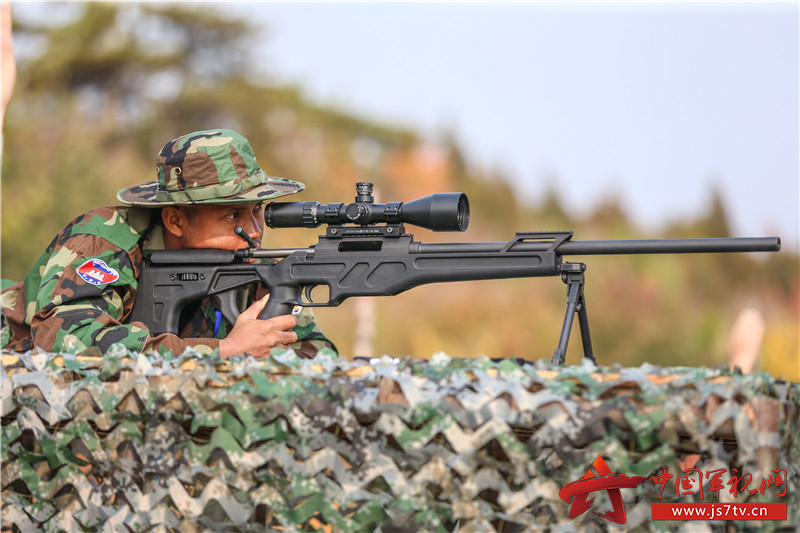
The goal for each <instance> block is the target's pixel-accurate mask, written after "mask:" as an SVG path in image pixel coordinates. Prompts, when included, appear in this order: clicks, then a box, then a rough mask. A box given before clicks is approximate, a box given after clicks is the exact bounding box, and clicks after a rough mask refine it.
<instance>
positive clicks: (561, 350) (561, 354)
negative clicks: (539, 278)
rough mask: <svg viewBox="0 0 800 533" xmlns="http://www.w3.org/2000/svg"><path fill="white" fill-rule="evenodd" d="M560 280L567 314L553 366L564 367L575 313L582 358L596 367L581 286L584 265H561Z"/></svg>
mask: <svg viewBox="0 0 800 533" xmlns="http://www.w3.org/2000/svg"><path fill="white" fill-rule="evenodd" d="M560 270H561V280H562V281H563V282H564V283H566V284H567V312H566V314H565V315H564V325H563V326H562V327H561V338H560V339H559V341H558V348H556V351H555V353H553V361H552V362H553V364H554V365H556V364H557V365H558V366H564V360H565V358H566V357H567V345H568V344H569V334H570V332H571V331H572V322H573V320H574V319H575V313H577V314H578V325H579V326H580V328H581V341H582V342H583V357H584V358H585V359H589V360H591V361H592V363H594V364H595V365H597V361H596V360H595V358H594V351H593V350H592V337H591V335H590V334H589V317H588V315H587V314H586V300H585V299H584V297H583V286H584V284H585V282H586V279H585V276H584V274H583V273H584V271H585V270H586V265H585V264H583V263H562V264H561V266H560Z"/></svg>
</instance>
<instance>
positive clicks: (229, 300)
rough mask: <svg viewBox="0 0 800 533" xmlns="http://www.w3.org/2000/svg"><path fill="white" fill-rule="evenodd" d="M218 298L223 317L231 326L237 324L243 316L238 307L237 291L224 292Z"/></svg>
mask: <svg viewBox="0 0 800 533" xmlns="http://www.w3.org/2000/svg"><path fill="white" fill-rule="evenodd" d="M217 297H218V298H219V308H220V309H219V310H220V311H221V312H222V316H224V317H225V320H227V321H228V323H229V324H234V323H236V319H237V318H239V315H240V314H241V312H240V311H239V308H238V307H237V306H236V291H235V290H231V291H226V292H222V293H220V294H218V295H217Z"/></svg>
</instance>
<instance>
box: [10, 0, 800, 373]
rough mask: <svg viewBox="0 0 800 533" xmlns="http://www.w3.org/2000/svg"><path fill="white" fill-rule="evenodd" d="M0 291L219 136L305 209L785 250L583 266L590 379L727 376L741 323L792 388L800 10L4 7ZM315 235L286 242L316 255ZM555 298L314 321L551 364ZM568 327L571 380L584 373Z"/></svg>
mask: <svg viewBox="0 0 800 533" xmlns="http://www.w3.org/2000/svg"><path fill="white" fill-rule="evenodd" d="M13 17H14V19H13V37H14V51H15V56H16V61H17V69H18V73H17V80H16V85H15V89H14V94H13V98H12V100H11V103H10V105H9V107H8V110H7V113H6V116H5V123H4V128H3V143H4V146H3V160H2V189H1V191H0V192H1V194H0V198H1V200H2V245H1V246H2V248H1V250H2V277H3V278H9V279H17V280H19V279H22V278H23V277H24V275H25V273H26V272H27V270H28V268H30V266H31V265H32V264H33V262H34V261H35V259H36V258H37V257H38V255H39V254H40V253H41V252H42V250H43V249H44V248H45V247H46V246H47V244H48V243H49V242H50V240H51V239H52V237H53V235H54V234H55V233H56V232H58V231H59V230H60V229H61V228H62V227H63V226H64V225H65V224H66V223H67V222H68V221H69V220H71V219H72V218H74V217H75V216H76V215H78V214H80V213H82V212H84V211H86V210H89V209H91V208H93V207H95V206H98V205H107V204H113V203H114V202H115V194H116V191H117V190H118V189H120V188H121V187H123V186H125V185H129V184H132V183H138V182H142V181H146V180H150V179H154V178H155V168H154V160H155V155H156V153H157V152H158V150H159V149H160V148H161V146H162V145H163V144H164V143H165V142H166V141H168V140H170V139H172V138H174V137H176V136H178V135H180V134H183V133H188V132H190V131H194V130H199V129H206V128H214V127H228V128H233V129H236V130H238V131H240V132H241V133H243V134H244V135H245V136H247V137H248V138H249V139H250V141H251V143H252V144H253V147H254V149H255V152H256V155H257V157H258V159H259V162H260V164H261V166H262V167H263V168H264V169H265V170H266V171H267V172H269V173H270V174H273V175H277V176H284V177H289V178H292V179H296V180H298V181H302V182H304V183H306V185H307V189H306V191H305V192H304V193H302V194H301V195H299V196H297V197H296V198H295V199H296V200H317V201H320V202H322V203H327V202H346V201H351V199H352V196H353V195H354V183H355V182H356V181H361V180H369V181H373V182H374V183H375V184H376V187H377V189H378V191H379V192H378V194H379V197H378V200H379V201H384V202H385V201H408V200H412V199H415V198H418V197H421V196H424V195H428V194H432V193H435V192H444V191H464V192H466V193H467V194H468V195H469V198H470V203H471V205H472V217H471V223H470V228H469V230H468V231H467V232H466V233H465V234H442V233H436V234H435V233H431V232H428V231H425V230H421V229H416V228H413V229H412V231H413V233H414V234H415V236H416V238H417V239H418V240H422V241H428V242H433V241H438V242H444V241H458V242H474V241H485V240H489V241H503V240H508V239H510V238H511V237H513V235H514V232H515V231H534V230H542V231H544V230H562V229H570V230H574V231H575V237H574V238H575V239H576V240H590V239H628V238H652V237H665V238H668V237H729V236H768V235H778V236H780V237H781V238H782V240H783V244H784V247H783V250H782V251H781V252H780V253H777V254H760V255H750V254H732V255H725V254H717V255H695V256H614V257H607V258H606V257H591V258H586V262H587V263H588V267H589V268H588V271H587V286H586V300H587V307H588V313H589V318H590V323H591V331H592V338H593V342H594V345H595V351H596V353H597V355H598V359H599V361H600V362H601V363H602V364H604V365H609V364H612V363H620V364H623V365H628V366H631V365H632V366H636V365H639V364H641V363H643V362H650V363H653V364H662V365H690V366H699V365H706V366H713V365H719V364H724V363H726V362H727V361H728V360H729V359H730V357H731V347H730V343H731V334H732V330H733V327H734V323H735V322H736V319H737V317H738V316H740V313H741V311H742V310H743V309H756V310H757V311H758V312H759V313H760V315H761V317H763V320H764V324H765V329H764V334H763V343H762V344H761V350H760V353H761V356H760V358H759V360H758V361H757V362H756V363H755V367H754V368H755V369H756V370H757V369H764V370H767V371H769V372H770V373H772V374H773V375H776V376H784V377H786V378H789V379H794V380H800V343H799V341H798V331H799V330H800V325H799V324H800V296H799V295H800V259H798V249H800V243H799V242H798V241H799V240H800V237H799V236H798V235H799V233H800V231H799V230H798V225H800V220H799V218H800V215H798V211H799V207H798V206H800V193H799V192H798V173H799V171H798V165H799V164H800V150H799V149H798V145H799V144H800V140H799V139H798V131H799V126H798V117H799V116H800V111H799V110H798V94H800V82H799V81H798V78H799V74H798V72H799V71H800V67H798V65H799V64H800V61H799V60H798V43H799V42H800V41H799V39H798V5H797V4H795V3H764V4H761V3H759V4H755V3H753V4H741V3H736V4H723V3H713V4H685V3H680V4H650V3H647V4H602V3H599V4H591V5H586V4H566V5H555V4H539V3H532V4H488V3H487V4H434V5H426V4H336V3H325V4H284V3H263V4H262V3H248V4H235V3H230V4H229V3H203V4H192V3H179V4H167V3H133V2H131V3H119V4H113V3H41V4H20V3H14V4H13ZM317 234H318V232H317V231H316V230H302V229H296V230H295V229H290V230H281V231H275V232H270V233H268V234H267V236H266V237H265V239H264V242H265V246H267V247H272V246H274V247H285V246H292V247H295V246H307V245H311V244H313V243H314V242H315V241H316V235H317ZM565 300H566V289H565V286H564V285H563V284H562V283H561V282H560V280H558V279H556V278H543V279H520V280H508V281H492V282H474V283H461V284H442V285H431V286H427V287H421V288H417V289H413V290H411V291H409V292H408V293H405V294H402V295H399V296H396V297H391V298H374V299H369V300H367V299H359V300H353V301H348V302H346V303H345V304H343V305H342V306H341V307H339V308H334V309H321V310H318V311H317V315H318V318H319V321H320V323H321V325H322V327H323V329H324V330H325V331H326V333H328V335H329V336H330V337H331V338H333V339H334V340H335V342H336V343H337V344H338V346H339V348H340V351H341V352H342V354H343V355H346V356H348V357H351V356H353V355H378V356H379V355H382V354H389V355H393V356H414V357H429V356H430V355H431V354H433V353H435V352H437V351H443V352H445V353H447V354H449V355H451V356H461V357H474V356H478V355H481V354H484V355H488V356H490V357H522V358H526V359H537V358H547V359H549V358H550V357H551V356H552V352H553V349H554V348H555V346H556V344H557V342H558V336H559V332H560V327H561V322H562V320H563V317H564V309H565ZM580 358H581V344H580V340H579V334H578V332H577V331H574V332H573V337H572V342H571V343H570V350H569V353H568V356H567V362H568V363H573V362H578V361H579V360H580Z"/></svg>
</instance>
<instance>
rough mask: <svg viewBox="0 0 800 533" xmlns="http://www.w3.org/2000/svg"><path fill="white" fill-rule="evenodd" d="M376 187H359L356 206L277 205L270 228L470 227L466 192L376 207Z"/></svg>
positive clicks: (271, 209) (269, 213) (271, 207)
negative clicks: (351, 226)
mask: <svg viewBox="0 0 800 533" xmlns="http://www.w3.org/2000/svg"><path fill="white" fill-rule="evenodd" d="M372 189H373V185H372V183H369V182H359V183H357V184H356V197H355V202H353V203H351V204H342V203H337V204H320V203H319V202H313V201H311V202H273V203H270V204H267V206H266V208H265V209H264V220H265V221H266V224H267V226H269V227H270V228H316V227H319V226H320V225H322V224H331V225H337V226H340V225H342V224H359V225H361V226H369V225H372V224H379V223H386V224H400V223H408V224H413V225H414V226H419V227H421V228H425V229H429V230H432V231H464V230H466V229H467V226H468V225H469V200H468V199H467V195H466V194H464V193H463V192H446V193H437V194H432V195H430V196H425V197H424V198H420V199H418V200H412V201H410V202H389V203H386V204H376V203H374V201H375V198H374V197H373V196H372Z"/></svg>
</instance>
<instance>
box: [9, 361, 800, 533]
mask: <svg viewBox="0 0 800 533" xmlns="http://www.w3.org/2000/svg"><path fill="white" fill-rule="evenodd" d="M2 387H3V396H2V429H3V433H2V438H3V442H2V444H3V457H2V523H3V530H4V531H25V532H27V531H35V530H44V531H93V530H104V531H200V530H203V531H275V530H278V531H281V530H282V531H289V530H292V531H297V530H301V531H314V530H322V531H383V532H389V531H420V530H424V531H503V532H508V531H542V530H549V531H573V530H575V529H576V528H580V529H582V530H589V531H603V530H611V531H623V530H630V529H636V530H638V531H671V530H687V528H688V530H692V531H703V530H705V531H711V530H719V531H723V530H725V531H730V530H747V529H750V530H754V531H755V530H764V529H772V530H792V531H794V530H796V529H795V527H796V526H795V524H798V523H800V517H799V516H798V511H800V493H799V492H798V480H799V479H800V478H799V476H800V467H799V465H800V462H799V461H798V459H799V458H800V436H799V432H798V429H800V427H799V426H798V422H800V418H799V414H798V413H799V412H800V385H798V384H792V383H785V382H781V381H779V380H775V379H774V378H772V377H770V376H769V375H767V374H764V373H761V374H754V375H746V376H743V375H740V374H736V373H732V372H730V371H728V370H723V369H708V368H692V369H688V368H660V367H654V366H649V365H644V366H642V367H640V368H622V367H610V368H595V367H592V366H588V365H587V366H575V367H566V368H553V367H551V366H550V364H549V362H543V361H542V362H536V363H523V362H517V361H513V360H505V361H501V362H495V361H492V360H489V359H486V358H478V359H451V358H449V357H447V356H446V355H443V354H437V355H435V356H434V357H433V358H432V359H431V360H430V361H421V360H396V359H391V358H388V357H383V358H381V359H377V360H369V361H358V360H357V361H347V360H345V359H336V358H334V357H333V356H331V355H328V354H325V353H322V354H320V355H318V356H317V357H316V358H315V359H311V360H303V359H299V358H298V357H297V356H296V355H295V354H294V353H293V352H291V351H288V352H285V353H283V354H279V355H273V356H272V357H269V358H266V359H262V360H255V359H252V358H234V359H231V360H227V361H222V360H220V359H213V358H208V357H203V356H200V355H198V354H197V353H194V352H187V353H185V354H183V355H180V356H172V355H170V354H163V355H153V356H150V357H149V358H148V357H145V356H143V355H140V354H133V353H128V352H127V351H125V350H120V351H116V352H112V353H109V354H107V355H106V357H104V358H99V357H89V356H80V355H78V356H76V355H70V354H58V355H51V354H33V353H29V354H24V355H15V354H4V355H3V367H2ZM598 456H601V457H602V458H603V459H604V460H605V462H606V463H607V464H608V465H609V467H610V469H611V470H612V471H614V472H619V473H624V474H625V475H627V476H634V475H638V476H645V477H646V481H645V482H643V483H641V484H639V485H638V486H636V487H635V488H626V489H623V490H622V491H621V492H622V498H623V500H624V504H625V511H626V515H627V516H626V518H627V522H626V523H625V524H624V525H617V524H614V523H612V522H610V521H609V520H607V519H604V518H602V517H600V516H599V513H601V512H603V511H606V510H608V509H610V508H611V504H609V500H608V498H607V497H606V498H605V499H604V495H605V494H606V493H605V492H602V493H593V494H592V495H593V496H597V500H596V501H595V502H594V503H593V504H592V507H593V509H592V511H594V512H591V511H590V512H585V513H583V514H581V515H580V516H577V517H575V518H570V517H569V516H568V514H569V510H570V504H569V503H567V502H565V501H564V500H562V499H561V498H560V497H559V491H560V490H561V489H562V487H564V486H565V485H567V484H568V483H570V482H573V481H576V480H577V479H579V478H581V477H583V476H585V475H586V474H587V471H588V470H589V467H590V465H592V463H593V461H595V459H596V458H597V457H598ZM692 468H694V469H696V470H698V471H700V472H701V473H702V472H708V471H711V470H718V471H722V470H723V469H725V472H726V474H725V477H723V481H725V482H726V484H725V486H724V488H723V489H721V490H719V489H718V490H717V492H716V493H715V492H714V491H713V487H712V486H711V479H703V486H702V487H700V486H699V483H698V484H696V485H694V486H693V488H692V489H691V490H690V491H685V494H683V495H678V494H677V491H679V490H680V491H684V489H685V488H686V486H685V485H676V480H677V479H678V478H679V477H680V476H682V475H683V473H682V472H683V471H685V470H686V469H689V470H690V471H691V469H692ZM732 469H735V471H736V472H738V473H739V474H740V475H743V474H744V473H745V472H747V473H748V474H751V475H752V483H750V484H749V486H744V487H741V489H742V492H740V493H739V494H738V495H737V496H736V497H734V495H733V493H732V491H731V490H730V489H732V488H733V487H734V486H737V485H739V484H738V483H733V485H730V484H727V481H728V478H729V476H730V475H731V473H732V472H733V470H732ZM776 470H778V471H781V472H782V474H780V477H779V476H778V475H777V474H776V473H774V471H776ZM666 473H670V474H671V475H673V476H674V477H672V478H671V479H670V481H669V482H666V483H664V484H663V485H660V484H659V483H657V482H655V478H656V477H657V476H659V475H661V474H666ZM699 477H702V475H700V476H699ZM767 477H769V479H770V482H771V483H772V484H771V485H770V484H768V486H767V488H766V491H763V487H762V491H763V495H762V494H761V492H762V491H755V493H754V494H750V493H749V492H748V491H746V490H744V489H747V488H748V487H749V488H750V489H752V488H758V486H759V484H762V485H763V483H762V480H766V479H767ZM701 489H702V490H703V491H704V499H702V500H701V499H700V497H699V491H700V490H701ZM778 493H783V495H782V496H778ZM745 496H746V497H745ZM659 501H665V502H681V501H688V502H700V501H712V502H713V501H721V502H724V501H736V502H747V501H749V502H753V501H771V502H775V501H778V502H786V503H787V504H788V513H789V516H788V520H786V521H782V522H766V521H765V522H756V521H748V522H730V521H727V522H723V521H716V522H709V521H703V522H700V521H696V522H677V521H676V522H654V521H651V503H653V502H659ZM595 512H597V513H598V514H595Z"/></svg>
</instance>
